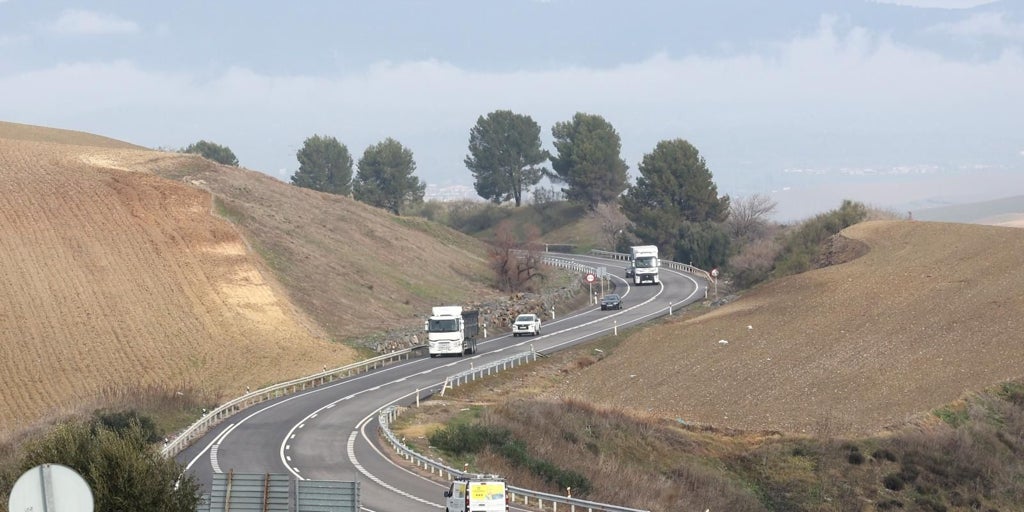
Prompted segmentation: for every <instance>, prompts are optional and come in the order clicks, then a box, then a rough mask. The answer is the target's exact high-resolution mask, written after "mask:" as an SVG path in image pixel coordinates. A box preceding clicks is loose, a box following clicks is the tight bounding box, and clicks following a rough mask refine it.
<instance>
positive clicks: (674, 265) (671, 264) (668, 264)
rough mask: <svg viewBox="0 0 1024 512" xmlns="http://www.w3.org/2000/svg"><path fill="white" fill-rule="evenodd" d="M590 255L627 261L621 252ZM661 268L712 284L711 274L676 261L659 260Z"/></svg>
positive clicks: (596, 251) (627, 256) (593, 252)
mask: <svg viewBox="0 0 1024 512" xmlns="http://www.w3.org/2000/svg"><path fill="white" fill-rule="evenodd" d="M590 255H591V256H597V257H598V258H606V259H610V260H620V261H629V255H628V254H625V253H621V252H610V251H598V250H596V249H591V251H590ZM661 266H662V267H663V268H670V269H672V270H678V271H680V272H686V273H688V274H693V275H695V276H698V277H703V278H704V279H705V280H707V282H709V283H711V282H714V280H713V279H712V278H711V274H710V273H708V271H707V270H702V269H699V268H697V267H695V266H693V265H687V264H686V263H679V262H678V261H672V260H664V259H663V260H661Z"/></svg>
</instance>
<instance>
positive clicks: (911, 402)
mask: <svg viewBox="0 0 1024 512" xmlns="http://www.w3.org/2000/svg"><path fill="white" fill-rule="evenodd" d="M843 235H844V236H846V237H848V238H850V239H852V240H857V241H860V242H862V243H864V244H866V245H867V246H868V248H869V251H868V252H867V254H865V255H864V256H862V257H859V258H857V259H854V260H853V261H849V262H847V263H843V264H840V265H835V266H831V267H827V268H823V269H820V270H815V271H811V272H808V273H805V274H802V275H796V276H792V277H787V278H783V279H780V280H777V281H775V282H771V283H768V284H766V285H764V286H761V287H759V288H757V289H756V290H753V291H751V292H749V293H747V294H745V295H744V296H743V297H742V298H741V299H739V300H737V301H736V302H733V303H731V304H728V305H725V306H723V307H721V308H718V309H716V310H714V311H712V312H709V313H707V314H704V315H701V316H693V315H683V316H679V317H676V318H674V319H672V320H669V321H666V322H664V323H660V324H658V325H656V326H653V327H650V328H644V329H642V330H638V331H633V332H632V333H630V334H628V337H627V338H626V339H625V340H624V341H623V343H622V345H621V346H620V347H619V348H618V349H617V350H616V351H615V352H614V354H612V355H611V356H609V357H607V358H606V359H604V360H602V361H600V362H599V363H598V364H594V365H592V366H590V367H588V368H586V369H584V370H582V371H580V372H576V373H574V374H572V375H570V376H568V377H566V379H565V380H564V383H563V384H561V385H559V386H558V387H557V389H556V390H555V391H551V392H549V395H554V396H557V397H575V398H584V397H585V399H586V400H588V401H592V402H594V403H596V404H600V405H605V406H612V407H616V408H622V409H625V410H629V411H635V412H639V413H643V414H655V415H657V416H662V417H668V418H677V419H679V420H681V421H684V422H686V423H690V424H699V425H710V426H714V427H716V428H732V429H744V430H754V431H784V432H793V433H814V432H816V431H817V430H818V429H820V428H822V426H823V425H828V428H829V429H830V430H832V431H834V432H838V433H848V434H865V433H874V432H878V431H880V430H882V429H885V428H887V427H889V426H893V425H898V424H901V423H903V422H905V421H907V420H909V419H911V418H913V417H915V415H918V414H920V413H922V412H927V411H929V410H931V409H933V408H936V407H940V406H943V405H945V404H948V403H950V402H954V401H956V400H957V399H958V398H960V397H962V396H963V394H964V393H967V392H971V391H975V390H980V389H983V388H985V387H986V386H989V385H992V384H995V383H998V382H1001V381H1004V380H1007V379H1014V378H1021V377H1022V376H1024V363H1022V361H1024V337H1022V334H1021V333H1022V332H1024V315H1022V314H1021V312H1022V311H1024V292H1022V290H1024V272H1021V271H1020V270H1021V266H1022V263H1024V259H1022V258H1024V256H1022V255H1024V230H1020V229H1013V228H1002V227H991V226H978V225H967V224H945V223H933V222H904V221H877V222H868V223H863V224H859V225H856V226H853V227H851V228H848V229H847V230H845V231H844V232H843ZM721 340H724V341H726V342H727V343H722V342H721Z"/></svg>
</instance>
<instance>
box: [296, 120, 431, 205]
mask: <svg viewBox="0 0 1024 512" xmlns="http://www.w3.org/2000/svg"><path fill="white" fill-rule="evenodd" d="M295 156H296V158H298V160H299V170H298V171H296V172H295V174H293V175H292V184H293V185H296V186H299V187H305V188H311V189H313V190H319V191H321V192H328V193H331V194H339V195H344V196H347V195H350V194H351V195H352V196H353V197H354V198H355V199H356V200H358V201H362V202H364V203H367V204H370V205H373V206H376V207H378V208H383V209H385V210H388V211H389V212H391V213H394V214H396V215H398V214H400V213H401V212H402V210H403V209H404V208H406V207H408V206H411V205H413V204H417V203H420V202H422V201H423V194H424V192H425V191H426V188H427V185H426V183H423V182H422V181H420V179H419V178H417V177H416V176H415V175H414V174H413V173H414V172H415V171H416V161H415V160H414V159H413V155H412V151H411V150H410V149H409V148H407V147H405V146H403V145H402V143H400V142H398V141H397V140H395V139H392V138H390V137H388V138H387V139H384V140H383V141H381V142H379V143H377V144H374V145H372V146H370V147H368V148H366V151H363V156H362V158H360V159H359V162H357V163H356V174H355V177H354V178H353V176H352V156H351V155H350V154H349V151H348V148H347V147H346V146H345V145H344V144H342V143H341V142H338V139H336V138H334V137H328V136H321V135H314V136H312V137H309V138H308V139H306V141H305V142H304V143H303V144H302V148H301V149H299V151H298V153H296V155H295Z"/></svg>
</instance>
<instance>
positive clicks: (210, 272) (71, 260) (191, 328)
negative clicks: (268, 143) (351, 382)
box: [0, 123, 486, 438]
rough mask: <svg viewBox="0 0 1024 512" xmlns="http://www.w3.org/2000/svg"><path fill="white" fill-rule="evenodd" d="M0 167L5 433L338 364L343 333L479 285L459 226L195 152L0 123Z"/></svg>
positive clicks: (370, 329)
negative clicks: (133, 394)
mask: <svg viewBox="0 0 1024 512" xmlns="http://www.w3.org/2000/svg"><path fill="white" fill-rule="evenodd" d="M0 176H2V177H3V179H2V180H0V276H2V279H0V297H3V301H4V303H3V305H2V306H0V386H2V389H4V392H3V394H2V395H0V438H3V437H4V436H5V435H9V434H11V433H13V432H17V431H19V430H22V429H24V428H26V427H29V426H31V425H33V424H34V423H35V422H37V421H39V420H42V419H45V418H52V417H56V416H59V415H62V414H65V413H70V412H81V411H82V410H83V408H85V409H86V410H88V409H87V408H88V407H92V406H97V405H103V404H102V397H104V396H117V395H118V394H119V393H125V392H130V390H147V389H149V390H153V389H164V390H170V391H171V392H172V393H173V391H174V390H178V389H184V390H192V391H197V392H201V393H202V394H204V395H207V396H213V397H230V396H236V395H238V394H241V393H242V392H244V390H245V388H246V387H247V386H248V387H252V388H256V387H259V386H263V385H267V384H271V383H274V382H279V381H283V380H287V379H290V378H294V377H296V376H299V375H303V374H309V373H313V372H316V371H319V370H321V369H322V367H323V366H325V365H326V366H328V367H332V366H338V365H342V364H345V363H347V362H350V361H353V360H355V359H356V358H357V357H358V356H357V354H356V350H354V349H353V348H352V347H351V346H350V345H347V344H342V343H339V341H343V340H347V339H353V338H356V337H359V336H363V335H367V334H369V333H379V332H382V331H385V330H388V329H391V328H396V327H408V326H415V325H416V324H418V323H419V320H418V319H417V318H418V316H417V315H418V314H422V313H423V312H424V311H427V308H428V307H429V305H431V304H434V303H437V302H442V301H443V302H449V301H450V302H457V301H459V300H463V299H466V298H469V297H474V298H475V297H478V296H479V295H481V294H480V293H478V292H479V291H480V290H484V289H486V285H485V283H484V282H483V281H484V279H485V277H486V274H485V268H486V267H485V263H484V261H483V258H482V257H480V256H479V254H481V253H482V250H480V249H479V247H480V246H479V245H478V244H475V243H467V240H466V239H465V238H464V237H462V236H461V235H458V234H457V233H453V232H451V231H449V230H444V229H442V228H437V227H434V226H430V225H427V224H426V223H424V222H420V221H419V220H418V219H403V218H398V217H394V216H390V215H387V214H384V213H383V212H381V211H380V210H376V209H373V208H370V207H367V206H366V205H363V204H361V203H357V202H355V201H353V200H351V199H348V198H341V197H336V196H328V195H326V194H320V193H317V192H313V191H309V190H304V189H298V188H296V187H292V186H290V185H287V184H284V183H282V182H280V181H277V180H274V179H273V178H270V177H268V176H266V175H263V174H260V173H257V172H253V171H247V170H244V169H238V168H233V167H226V166H219V165H214V164H212V163H210V162H208V161H206V160H204V159H202V158H199V157H196V156H192V155H181V154H176V153H168V152H159V151H152V150H147V149H144V148H139V147H137V146H134V145H131V144H127V143H124V142H120V141H115V140H112V139H107V138H104V137H98V136H94V135H89V134H84V133H81V132H71V131H65V130H53V129H49V128H39V127H32V126H26V125H17V124H13V123H0ZM434 231H436V232H434ZM434 261H436V263H434ZM467 276H468V277H467ZM126 390H128V391H126Z"/></svg>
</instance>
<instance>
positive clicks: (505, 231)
mask: <svg viewBox="0 0 1024 512" xmlns="http://www.w3.org/2000/svg"><path fill="white" fill-rule="evenodd" d="M539 238H540V232H539V231H538V230H537V228H536V227H534V226H526V228H525V232H524V235H523V238H522V239H520V238H519V237H517V236H516V234H515V232H514V230H513V226H512V223H511V222H510V221H507V220H506V221H502V222H501V223H500V224H498V227H497V228H495V230H494V244H492V245H491V248H490V251H489V252H490V254H489V256H490V263H491V270H493V271H494V276H495V279H496V281H497V285H498V288H499V289H501V290H504V291H508V292H513V293H515V292H521V291H525V290H527V289H529V287H530V286H531V285H532V284H533V280H534V279H543V278H544V274H543V273H541V271H540V268H541V255H540V244H538V243H537V240H538V239H539Z"/></svg>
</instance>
